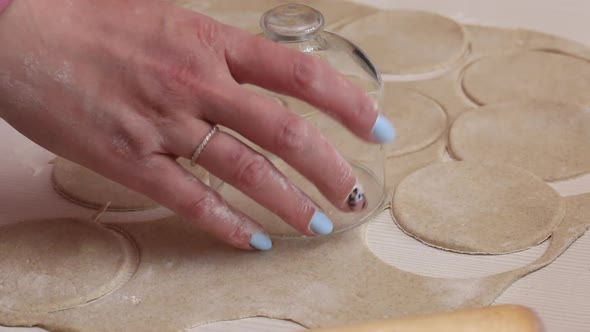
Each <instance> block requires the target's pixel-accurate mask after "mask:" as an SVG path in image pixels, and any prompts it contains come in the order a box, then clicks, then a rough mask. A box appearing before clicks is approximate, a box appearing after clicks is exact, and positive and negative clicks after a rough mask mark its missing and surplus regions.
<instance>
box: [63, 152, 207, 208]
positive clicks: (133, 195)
mask: <svg viewBox="0 0 590 332" xmlns="http://www.w3.org/2000/svg"><path fill="white" fill-rule="evenodd" d="M178 162H179V163H180V164H181V165H182V166H183V167H185V168H186V169H188V170H189V171H190V172H191V173H193V174H194V175H195V176H196V177H198V178H199V179H201V180H202V181H204V182H206V183H208V180H207V179H208V173H207V171H205V170H204V169H203V168H202V167H199V166H195V167H191V166H190V161H188V160H186V159H179V160H178ZM52 179H53V187H54V188H55V190H56V191H57V192H58V193H59V194H61V195H62V196H64V197H65V198H67V199H69V200H70V201H72V202H74V203H76V204H79V205H82V206H86V207H89V208H94V209H101V208H103V207H104V206H105V204H106V203H108V202H110V203H111V204H110V205H109V208H108V210H111V211H138V210H146V209H150V208H155V207H157V206H158V204H157V203H156V202H154V201H152V200H151V199H149V198H147V197H145V196H144V195H142V194H139V193H137V192H135V191H133V190H131V189H128V188H127V187H125V186H123V185H120V184H118V183H117V182H115V181H112V180H109V179H107V178H105V177H104V176H102V175H100V174H97V173H95V172H93V171H91V170H89V169H87V168H85V167H82V166H80V165H78V164H76V163H73V162H71V161H69V160H67V159H64V158H57V159H56V160H55V164H54V166H53V177H52Z"/></svg>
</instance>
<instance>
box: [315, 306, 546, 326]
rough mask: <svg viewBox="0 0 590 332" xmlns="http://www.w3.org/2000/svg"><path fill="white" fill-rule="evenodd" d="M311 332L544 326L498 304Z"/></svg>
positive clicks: (526, 314) (531, 315) (517, 308)
mask: <svg viewBox="0 0 590 332" xmlns="http://www.w3.org/2000/svg"><path fill="white" fill-rule="evenodd" d="M308 331H310V332H542V331H544V328H543V324H542V323H541V320H540V319H539V317H538V316H537V315H536V314H535V313H534V312H533V311H532V310H530V309H528V308H526V307H523V306H518V305H498V306H492V307H485V308H478V309H464V310H459V311H454V312H448V313H440V314H434V315H425V316H415V317H408V318H403V319H398V320H387V321H377V322H370V323H364V324H358V325H349V326H343V327H334V328H324V329H312V330H308Z"/></svg>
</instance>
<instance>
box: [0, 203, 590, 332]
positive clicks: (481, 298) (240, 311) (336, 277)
mask: <svg viewBox="0 0 590 332" xmlns="http://www.w3.org/2000/svg"><path fill="white" fill-rule="evenodd" d="M565 200H566V202H567V212H566V214H565V217H564V219H563V222H562V223H561V224H560V225H559V227H557V229H556V231H555V233H554V234H553V237H552V239H551V244H550V246H549V247H548V249H547V251H546V253H545V254H544V255H543V256H542V257H540V258H539V259H538V260H537V261H535V262H534V263H532V264H530V265H528V266H525V267H523V268H520V269H517V270H515V271H509V272H504V273H501V274H497V275H492V276H488V277H483V278H468V279H448V278H434V277H425V276H420V275H416V274H413V273H409V272H405V271H402V270H399V269H397V268H395V267H392V266H388V265H386V264H385V263H383V262H382V261H380V260H379V259H378V258H376V257H375V256H374V255H373V254H372V253H371V252H370V250H369V249H368V248H367V246H366V228H367V226H366V225H364V226H361V227H357V228H355V229H353V230H351V231H349V232H345V233H340V234H336V235H334V236H331V237H327V238H325V237H321V238H312V239H300V240H281V239H276V240H275V241H274V247H273V250H271V251H269V252H265V253H252V252H241V251H238V250H235V249H232V248H230V247H228V246H227V245H224V244H222V243H220V242H218V241H216V240H213V239H212V238H211V237H209V236H208V235H206V234H204V233H202V232H200V231H198V230H197V229H196V228H195V227H194V226H193V225H192V224H191V223H189V222H186V221H183V220H180V219H179V218H178V217H171V218H168V219H163V220H158V221H150V222H143V223H118V224H114V225H113V226H115V227H117V228H119V229H121V230H123V231H124V232H125V233H126V234H128V235H129V236H130V237H131V238H132V239H133V240H134V242H135V243H137V246H138V248H139V251H140V252H141V263H140V265H139V267H138V269H137V271H136V272H135V274H134V275H133V277H132V278H131V279H130V280H129V281H128V282H127V283H126V284H125V285H123V286H122V287H121V288H119V289H118V290H116V291H114V292H112V293H110V294H108V295H107V296H105V297H102V298H101V299H100V300H99V301H94V302H92V303H89V304H87V305H85V306H78V307H74V308H71V309H69V310H64V311H57V312H52V313H43V314H41V313H37V314H35V313H30V314H26V313H21V312H10V311H5V310H3V309H2V308H1V307H0V324H2V325H13V326H14V325H18V326H33V325H37V326H42V327H46V328H48V329H49V330H75V331H114V330H120V329H121V328H122V327H124V328H125V330H130V331H151V330H158V331H180V330H183V329H186V328H187V327H192V326H198V325H201V324H204V323H207V322H214V321H221V320H233V319H239V318H245V317H254V316H263V317H269V318H275V319H288V320H291V321H294V322H297V323H300V324H301V325H303V326H306V327H324V326H336V325H346V324H352V323H357V322H362V321H369V320H380V319H395V318H400V317H405V316H408V315H416V314H427V313H433V312H440V311H449V310H454V309H459V308H464V307H473V306H484V305H489V304H491V303H492V302H493V301H494V299H496V297H497V296H499V295H500V294H501V293H502V292H503V291H504V290H505V289H506V288H507V287H508V286H509V285H510V284H512V283H513V282H514V281H515V280H517V279H518V278H521V277H523V276H525V275H527V274H528V273H530V272H532V271H535V270H538V269H540V268H542V267H544V266H546V265H547V264H549V263H551V262H552V261H553V260H555V259H556V258H557V257H558V256H559V255H560V254H561V253H562V252H563V251H564V250H566V249H567V247H568V246H569V245H571V244H572V243H573V242H574V241H575V240H576V239H577V238H578V237H580V236H581V235H582V234H584V232H585V231H586V230H587V229H588V227H589V226H590V218H588V215H589V212H590V211H589V209H590V194H586V195H580V196H574V197H568V198H566V199H565ZM37 226H38V228H37V229H35V228H31V229H30V230H29V231H30V232H31V233H39V232H38V231H39V230H41V229H45V228H44V227H45V225H40V224H37ZM57 257H58V256H53V258H52V260H51V261H50V262H52V261H54V260H57V259H58V258H57ZM100 262H102V260H101V261H95V262H92V263H93V266H87V265H85V266H84V268H86V269H90V270H93V271H97V272H99V274H98V275H95V276H94V277H93V278H96V279H97V280H100V279H101V278H102V275H101V274H108V273H107V272H108V270H104V269H95V267H96V266H97V265H98V264H102V263H100ZM14 264H17V263H16V262H15V263H14ZM20 264H22V263H20ZM93 268H94V269H93ZM74 271H75V273H76V274H84V273H88V270H84V269H78V270H70V273H74ZM85 271H86V272H85ZM21 286H22V287H24V288H27V287H29V285H21ZM400 299H403V301H401V300H400Z"/></svg>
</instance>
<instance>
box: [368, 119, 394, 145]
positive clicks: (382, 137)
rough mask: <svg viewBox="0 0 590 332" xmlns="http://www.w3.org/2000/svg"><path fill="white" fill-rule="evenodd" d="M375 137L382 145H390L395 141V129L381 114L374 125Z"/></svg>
mask: <svg viewBox="0 0 590 332" xmlns="http://www.w3.org/2000/svg"><path fill="white" fill-rule="evenodd" d="M372 133H373V137H374V138H375V139H376V140H377V141H379V142H381V143H389V142H392V141H394V140H395V137H396V135H397V134H396V132H395V127H393V124H391V121H389V120H388V119H387V118H386V117H385V116H384V115H383V114H379V116H378V117H377V120H376V121H375V124H374V125H373V131H372Z"/></svg>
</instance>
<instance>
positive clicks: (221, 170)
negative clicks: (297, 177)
mask: <svg viewBox="0 0 590 332" xmlns="http://www.w3.org/2000/svg"><path fill="white" fill-rule="evenodd" d="M0 44H2V50H3V51H2V52H0V115H1V116H2V118H3V119H4V120H6V121H7V122H8V123H10V124H11V125H12V126H13V127H15V128H16V129H17V130H19V131H20V132H21V133H23V134H24V135H25V136H27V137H29V138H30V139H32V140H33V141H35V142H36V143H38V144H40V145H41V146H43V147H45V148H47V149H48V150H50V151H52V152H54V153H56V154H57V155H59V156H61V157H64V158H66V159H69V160H71V161H73V162H75V163H77V164H80V165H82V166H84V167H87V168H89V169H91V170H92V171H94V172H96V173H98V174H100V175H103V176H105V177H107V178H110V179H112V180H114V181H117V182H120V183H121V184H123V185H125V186H126V187H129V188H130V189H132V190H134V191H137V192H139V193H142V194H144V195H145V196H147V197H149V198H150V199H152V200H154V201H157V202H159V203H160V204H162V205H164V206H166V207H168V208H170V209H171V210H173V211H174V212H176V213H177V214H179V215H180V216H182V217H184V218H185V219H187V220H189V221H191V222H193V223H195V224H196V225H197V226H199V227H200V228H201V229H204V230H206V231H208V232H209V233H211V234H213V235H214V236H217V237H219V238H221V239H223V240H224V241H225V242H227V243H229V244H231V245H233V246H235V247H238V248H242V249H252V247H254V248H257V249H263V250H264V249H269V248H270V247H271V246H272V243H271V241H270V239H269V238H268V236H267V235H266V233H265V231H264V229H263V228H262V226H260V224H258V223H257V222H256V221H254V220H253V219H251V218H249V217H247V216H246V215H244V214H243V213H241V212H240V211H237V210H236V209H234V208H232V207H231V206H229V205H228V204H227V203H226V202H224V201H223V199H222V198H221V197H220V196H219V195H218V194H217V193H216V192H214V191H213V190H211V188H209V187H208V186H206V185H205V184H204V183H203V182H201V181H199V180H198V179H195V178H194V177H193V176H192V175H191V174H190V173H189V172H187V171H186V170H185V169H183V168H182V167H180V166H179V165H178V164H177V163H176V162H175V159H176V158H177V157H184V158H189V159H190V158H191V156H192V154H193V152H194V151H195V148H196V146H198V145H199V143H200V142H201V141H202V140H203V138H204V137H205V136H206V135H207V133H208V132H209V131H210V130H211V124H212V123H215V124H220V125H223V126H225V127H228V128H230V129H232V130H234V131H236V132H238V133H240V134H241V135H242V136H244V137H246V138H248V139H249V140H251V141H252V142H255V143H256V144H258V145H259V146H261V147H262V148H264V149H266V150H268V151H270V152H271V153H273V154H275V155H277V156H279V157H280V158H282V159H283V160H285V161H286V162H288V163H289V164H290V165H291V166H292V167H293V168H295V169H297V170H298V171H299V172H301V173H302V174H304V175H305V176H306V177H307V178H308V179H309V180H310V181H311V182H312V183H314V184H315V185H316V186H317V188H318V189H319V190H320V191H321V192H322V194H323V195H324V196H325V197H326V198H327V199H328V200H329V201H330V202H331V203H332V204H333V205H335V206H336V207H338V208H340V209H342V210H345V211H350V206H349V204H348V203H349V202H351V201H354V202H356V199H355V200H351V199H350V197H353V196H354V197H359V193H358V191H359V188H361V187H358V186H357V179H356V178H355V176H354V175H353V173H352V170H351V167H350V165H348V164H347V163H346V162H343V158H342V157H341V156H340V155H339V153H338V152H337V151H336V149H335V148H334V147H333V146H331V145H330V144H329V143H327V142H326V141H325V140H323V139H322V137H321V134H320V133H319V131H318V130H316V129H315V128H313V127H312V126H310V125H309V124H308V123H306V122H305V121H303V120H302V119H301V118H300V117H298V116H297V115H296V114H294V113H292V112H291V111H289V110H288V109H287V108H285V107H284V106H283V105H280V104H278V103H276V102H275V101H274V100H272V99H270V98H267V97H264V96H260V95H257V94H255V93H253V92H251V91H249V90H246V89H244V88H243V87H242V86H241V85H240V84H244V83H249V84H253V85H258V86H260V87H263V88H266V89H273V90H275V91H276V92H279V93H282V94H286V95H291V96H293V97H296V98H300V99H302V100H305V101H306V102H309V103H310V104H312V105H314V106H316V107H317V108H319V109H322V110H326V112H328V113H330V114H333V115H335V116H336V117H337V118H338V119H339V121H340V122H341V123H342V125H343V126H344V127H347V128H348V129H349V130H351V131H352V132H353V133H355V134H356V135H358V136H359V137H361V138H363V139H365V140H367V141H369V142H373V143H379V142H385V141H390V140H392V139H393V138H394V131H393V127H392V126H391V124H390V123H389V121H388V120H387V119H386V118H385V116H382V115H380V114H381V113H380V112H379V111H378V110H377V109H375V105H374V103H373V101H372V100H371V99H370V98H369V97H368V96H366V95H365V93H364V92H363V91H362V90H361V89H359V88H357V87H356V86H354V85H353V84H352V83H350V82H349V81H347V80H345V79H344V78H343V76H342V75H340V74H339V73H337V72H336V70H334V69H333V68H332V67H330V66H328V65H327V64H325V63H323V62H322V61H320V60H318V59H315V58H313V57H310V56H307V55H304V54H302V53H299V52H296V51H293V50H289V49H287V48H285V47H281V46H279V45H277V44H274V43H272V42H270V41H268V40H265V39H263V38H260V37H255V36H252V35H250V34H247V33H245V32H243V31H240V30H238V29H235V28H232V27H230V26H227V25H223V24H220V23H218V22H216V21H214V20H212V19H210V18H208V17H206V16H203V15H200V14H197V13H194V12H191V11H188V10H185V9H181V8H179V7H177V6H174V5H173V4H171V3H169V2H163V1H156V0H149V1H143V0H141V1H140V0H125V1H115V0H108V1H101V2H96V1H89V0H83V1H66V0H59V1H48V0H44V1H32V0H22V1H15V2H13V3H12V4H11V5H10V6H8V7H7V8H6V10H5V11H3V12H2V14H0ZM261 72H263V73H265V74H264V75H260V73H261ZM198 161H199V164H200V165H201V166H203V167H204V168H206V169H207V170H209V171H210V172H211V173H213V174H214V175H215V176H217V177H219V178H220V179H222V180H224V181H225V182H227V183H229V184H231V185H233V186H235V187H236V188H239V189H240V190H241V191H243V192H244V193H245V194H246V195H248V196H250V197H251V198H252V199H254V200H256V201H257V202H258V203H260V204H261V205H263V206H265V207H269V208H272V210H275V211H278V214H279V215H280V217H281V219H283V220H284V221H286V222H287V223H289V224H290V225H292V226H293V227H294V228H295V229H297V230H298V231H299V232H301V233H303V234H304V235H307V236H315V235H323V234H326V233H329V232H330V231H331V229H332V223H331V221H330V220H329V219H328V218H327V217H326V216H325V215H324V214H323V213H322V211H320V210H319V209H318V208H317V206H316V205H315V204H314V203H313V202H312V201H311V200H310V199H309V198H308V197H307V196H306V195H305V194H303V192H302V191H300V190H298V188H297V187H295V186H285V185H282V182H283V180H284V181H288V179H286V178H285V177H284V175H282V174H281V173H280V172H279V171H278V170H277V169H276V168H275V167H274V166H273V165H272V164H271V163H270V162H269V161H268V160H267V159H266V158H265V157H264V156H262V155H261V154H259V153H258V152H256V151H254V150H252V149H251V148H249V147H248V146H246V145H244V144H243V143H241V142H240V141H239V140H237V139H236V138H234V137H232V136H230V135H228V134H227V133H223V132H219V133H217V134H216V135H214V136H213V137H212V139H211V140H210V142H209V143H208V145H207V148H206V149H204V151H203V153H202V154H201V155H200V156H199V159H198ZM327 170H330V171H329V172H328V171H327ZM269 175H272V176H269ZM277 178H282V180H281V181H276V179H277ZM351 195H352V196H351ZM370 199H371V198H370V197H368V198H367V200H370ZM285 202H288V203H289V204H286V203H285ZM358 205H359V204H357V206H358ZM361 206H362V203H361Z"/></svg>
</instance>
